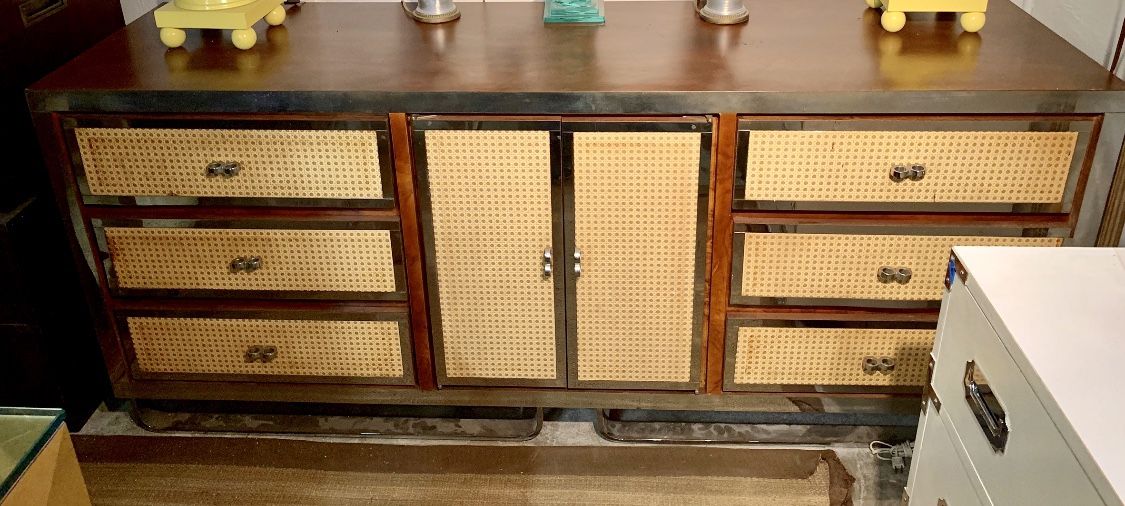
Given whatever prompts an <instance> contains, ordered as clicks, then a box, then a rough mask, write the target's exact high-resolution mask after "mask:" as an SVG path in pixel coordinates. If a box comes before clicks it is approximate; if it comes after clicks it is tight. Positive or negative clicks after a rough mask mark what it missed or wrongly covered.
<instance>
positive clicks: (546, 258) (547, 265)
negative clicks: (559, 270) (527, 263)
mask: <svg viewBox="0 0 1125 506" xmlns="http://www.w3.org/2000/svg"><path fill="white" fill-rule="evenodd" d="M543 277H545V278H549V277H551V248H547V249H545V250H543Z"/></svg>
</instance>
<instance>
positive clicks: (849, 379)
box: [724, 318, 934, 393]
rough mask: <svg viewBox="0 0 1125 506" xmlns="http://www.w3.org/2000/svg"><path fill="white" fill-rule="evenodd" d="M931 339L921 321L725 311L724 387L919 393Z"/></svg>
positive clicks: (930, 327) (930, 330) (930, 332)
mask: <svg viewBox="0 0 1125 506" xmlns="http://www.w3.org/2000/svg"><path fill="white" fill-rule="evenodd" d="M933 338H934V325H933V323H928V322H855V321H830V320H816V321H807V320H762V319H745V318H731V319H728V322H727V340H726V341H727V353H726V366H725V367H724V374H725V376H726V377H725V389H726V390H728V391H754V392H778V391H781V392H807V391H829V392H831V391H845V392H850V391H863V392H906V393H920V392H921V391H922V386H923V385H925V383H926V374H927V370H928V367H929V363H930V355H929V353H930V350H931V349H932V347H933ZM868 358H872V359H874V360H875V361H876V362H877V363H875V364H871V365H873V366H874V367H869V366H865V362H867V360H868ZM885 359H889V361H887V362H884V360H885ZM892 362H893V367H889V366H890V365H891V363H892ZM881 365H883V367H880V366H881Z"/></svg>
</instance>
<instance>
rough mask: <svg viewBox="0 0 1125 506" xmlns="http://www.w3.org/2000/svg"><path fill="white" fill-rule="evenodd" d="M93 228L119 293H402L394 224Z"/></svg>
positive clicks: (301, 295) (363, 295) (354, 296)
mask: <svg viewBox="0 0 1125 506" xmlns="http://www.w3.org/2000/svg"><path fill="white" fill-rule="evenodd" d="M372 226H383V225H372ZM96 231H97V234H98V236H99V241H100V242H102V244H101V245H100V246H102V247H103V255H106V260H107V261H106V271H107V274H108V278H109V283H110V288H111V290H113V291H114V292H116V293H117V294H120V295H130V294H144V295H178V294H183V295H219V296H221V295H232V296H233V295H248V294H254V293H259V294H261V295H264V296H281V297H293V298H304V297H308V298H347V299H391V300H399V299H404V298H405V287H404V285H403V281H402V267H401V262H400V261H396V259H398V258H401V257H400V256H399V253H398V251H399V243H400V234H399V232H398V231H397V230H392V229H364V230H338V229H300V230H298V229H259V228H177V227H161V226H156V227H133V226H104V227H98V228H97V229H96Z"/></svg>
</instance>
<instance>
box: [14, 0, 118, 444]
mask: <svg viewBox="0 0 1125 506" xmlns="http://www.w3.org/2000/svg"><path fill="white" fill-rule="evenodd" d="M122 25H123V22H122V19H121V6H120V5H119V4H118V3H117V2H113V1H90V2H62V1H42V2H38V1H28V0H4V1H2V2H0V68H2V69H4V71H3V72H2V73H0V115H2V116H3V117H4V118H5V126H6V127H7V128H5V132H6V136H5V145H6V146H7V149H5V162H6V165H7V166H8V167H9V169H8V170H4V171H0V385H3V386H2V387H0V406H38V407H55V408H59V407H61V408H64V409H66V411H67V422H68V423H69V424H71V427H72V428H74V429H76V430H77V428H78V427H81V426H82V424H83V423H84V422H85V420H86V418H87V417H88V416H89V415H90V413H91V412H93V410H94V408H95V407H97V405H98V404H100V403H101V402H102V400H104V398H105V397H106V396H107V395H108V393H109V382H108V381H107V380H105V379H103V378H104V377H105V369H104V367H103V366H102V359H101V356H100V354H99V353H98V347H97V345H96V344H95V340H96V338H95V330H94V327H93V323H92V320H91V318H90V316H89V310H88V308H87V307H86V304H85V302H84V300H83V299H84V297H83V296H82V294H81V293H79V292H80V291H81V289H80V287H79V281H78V275H77V274H76V269H75V264H74V262H73V261H72V259H71V255H70V253H69V252H68V251H67V249H68V248H67V239H66V237H67V234H68V233H69V232H68V231H67V229H66V227H64V226H63V223H62V220H61V219H60V217H59V211H58V208H57V207H56V206H55V205H54V202H53V201H54V198H53V197H52V191H51V187H50V184H49V183H48V178H47V174H46V172H47V171H46V169H45V168H44V163H43V156H42V154H41V152H40V151H39V150H38V149H36V146H37V142H36V133H35V128H34V126H33V124H32V120H31V115H30V113H29V112H28V107H27V99H26V97H25V89H26V88H27V86H28V85H30V84H31V83H33V82H35V81H36V80H38V79H41V78H42V77H43V76H44V75H46V74H47V73H48V72H49V71H51V70H53V69H54V68H56V67H58V66H59V65H62V64H63V63H65V62H66V61H67V60H69V59H71V58H73V57H74V56H76V55H77V54H78V53H80V52H82V51H83V50H85V49H87V48H89V47H90V46H92V45H94V43H95V42H97V41H99V40H101V39H102V38H104V37H105V36H107V35H109V34H110V33H112V32H113V31H115V30H118V29H120V28H121V26H122ZM52 170H53V169H52Z"/></svg>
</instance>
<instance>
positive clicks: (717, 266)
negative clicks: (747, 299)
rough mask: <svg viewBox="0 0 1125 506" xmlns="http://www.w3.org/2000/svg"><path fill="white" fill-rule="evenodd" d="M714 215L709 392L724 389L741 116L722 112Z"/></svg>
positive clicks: (716, 161)
mask: <svg viewBox="0 0 1125 506" xmlns="http://www.w3.org/2000/svg"><path fill="white" fill-rule="evenodd" d="M715 137H717V139H718V140H717V141H716V142H717V143H718V150H717V151H715V179H714V181H715V215H714V217H713V219H714V223H715V225H714V227H713V228H712V232H711V284H710V285H709V288H710V289H711V293H710V294H708V295H709V297H710V299H711V304H710V314H709V316H710V320H709V321H708V328H707V375H706V376H707V388H706V391H707V393H709V394H718V393H721V392H722V389H723V354H724V353H725V350H726V335H727V330H726V329H727V326H726V322H727V301H728V300H729V294H730V271H731V258H732V250H731V242H732V241H733V237H734V236H733V234H734V224H733V222H732V220H731V206H730V203H731V202H732V199H733V198H734V197H733V196H734V160H735V148H736V146H737V144H738V143H737V137H738V116H737V115H735V114H730V113H727V114H721V115H719V128H718V132H717V133H716V134H715Z"/></svg>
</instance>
